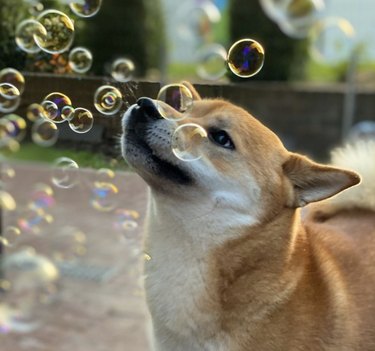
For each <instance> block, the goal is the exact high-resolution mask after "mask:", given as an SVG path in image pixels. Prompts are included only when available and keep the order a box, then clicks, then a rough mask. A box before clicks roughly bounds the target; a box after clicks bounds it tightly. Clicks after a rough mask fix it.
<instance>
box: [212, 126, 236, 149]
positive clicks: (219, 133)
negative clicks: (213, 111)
mask: <svg viewBox="0 0 375 351" xmlns="http://www.w3.org/2000/svg"><path fill="white" fill-rule="evenodd" d="M208 137H209V138H210V140H211V141H213V142H214V143H215V144H217V145H220V146H222V147H224V148H226V149H231V150H233V149H234V144H233V141H232V139H231V138H230V136H229V135H228V133H227V132H226V131H225V130H215V131H210V132H209V133H208Z"/></svg>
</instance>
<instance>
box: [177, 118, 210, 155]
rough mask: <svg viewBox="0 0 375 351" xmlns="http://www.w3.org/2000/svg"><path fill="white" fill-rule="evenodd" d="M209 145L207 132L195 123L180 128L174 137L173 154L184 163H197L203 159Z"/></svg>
mask: <svg viewBox="0 0 375 351" xmlns="http://www.w3.org/2000/svg"><path fill="white" fill-rule="evenodd" d="M206 143H207V132H206V130H205V129H204V128H202V127H201V126H199V125H198V124H195V123H186V124H182V125H180V126H178V127H177V128H176V130H175V132H174V133H173V136H172V151H173V154H174V155H175V156H176V157H177V158H179V159H180V160H182V161H187V162H189V161H196V160H199V159H200V158H201V157H202V152H203V146H204V144H206Z"/></svg>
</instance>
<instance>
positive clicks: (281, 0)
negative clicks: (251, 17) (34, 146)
mask: <svg viewBox="0 0 375 351" xmlns="http://www.w3.org/2000/svg"><path fill="white" fill-rule="evenodd" d="M290 1H291V0H260V5H261V6H262V9H263V11H264V12H265V14H266V15H267V16H268V17H269V18H271V19H272V20H273V21H275V22H281V21H284V20H285V16H286V11H287V7H288V4H289V3H290Z"/></svg>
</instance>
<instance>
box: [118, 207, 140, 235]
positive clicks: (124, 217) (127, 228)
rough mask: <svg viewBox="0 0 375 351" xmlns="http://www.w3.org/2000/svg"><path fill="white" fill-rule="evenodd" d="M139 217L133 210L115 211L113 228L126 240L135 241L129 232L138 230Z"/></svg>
mask: <svg viewBox="0 0 375 351" xmlns="http://www.w3.org/2000/svg"><path fill="white" fill-rule="evenodd" d="M139 217H140V216H139V213H138V212H137V211H135V210H129V209H117V210H116V211H115V220H114V223H113V228H114V229H116V230H118V231H120V232H121V233H122V234H124V236H125V238H126V239H135V238H134V235H133V234H132V233H130V232H131V231H133V230H134V229H136V228H138V220H139Z"/></svg>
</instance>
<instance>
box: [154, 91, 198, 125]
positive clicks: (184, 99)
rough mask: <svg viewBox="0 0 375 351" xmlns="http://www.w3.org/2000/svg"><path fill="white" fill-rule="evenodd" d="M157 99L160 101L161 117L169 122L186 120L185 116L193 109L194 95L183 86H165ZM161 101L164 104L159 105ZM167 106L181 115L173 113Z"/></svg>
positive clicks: (158, 106)
mask: <svg viewBox="0 0 375 351" xmlns="http://www.w3.org/2000/svg"><path fill="white" fill-rule="evenodd" d="M156 99H157V100H158V103H157V108H158V111H159V113H160V115H161V116H162V117H164V118H165V119H169V120H181V119H183V118H185V116H184V115H183V114H184V113H185V112H187V111H189V110H190V109H191V108H192V107H193V94H192V93H191V91H190V90H189V89H188V88H187V87H186V86H185V85H183V84H169V85H165V86H164V87H163V88H161V89H160V91H159V94H158V96H157V98H156ZM159 101H161V102H162V103H159ZM165 104H167V105H168V106H170V107H172V108H173V110H175V111H177V112H179V114H175V113H173V111H171V110H170V109H169V108H167V107H166V106H165Z"/></svg>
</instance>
